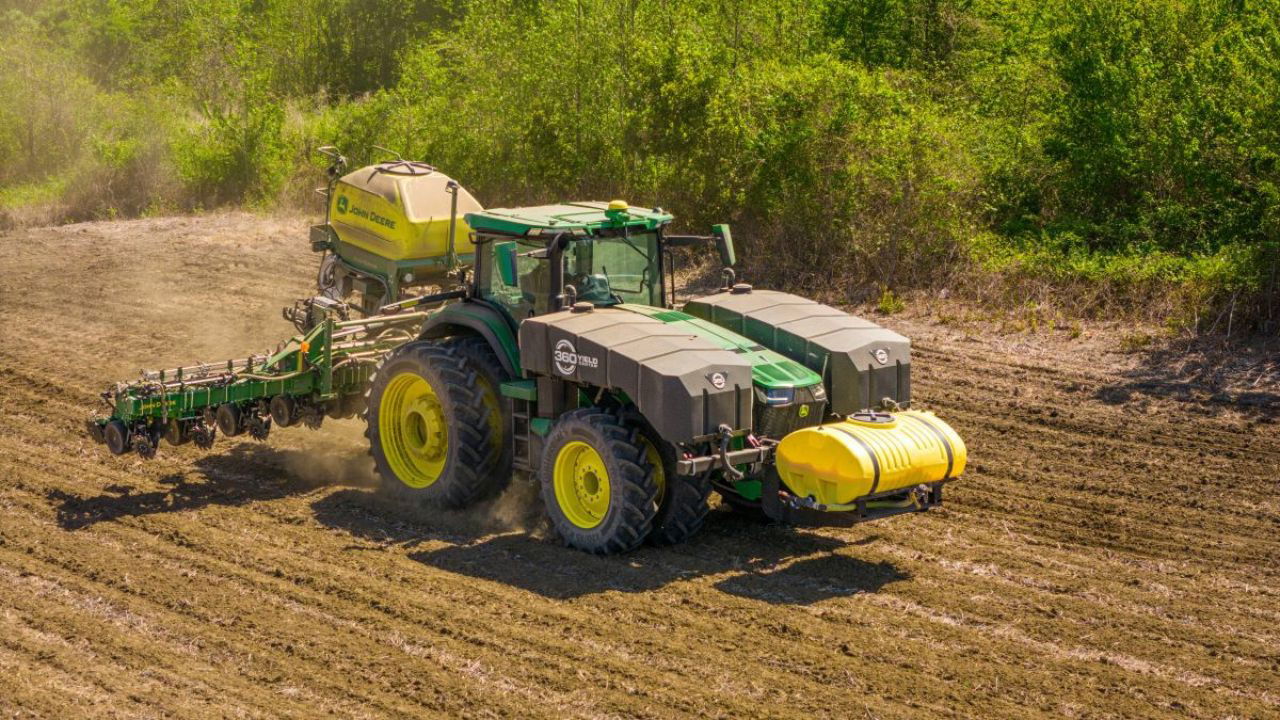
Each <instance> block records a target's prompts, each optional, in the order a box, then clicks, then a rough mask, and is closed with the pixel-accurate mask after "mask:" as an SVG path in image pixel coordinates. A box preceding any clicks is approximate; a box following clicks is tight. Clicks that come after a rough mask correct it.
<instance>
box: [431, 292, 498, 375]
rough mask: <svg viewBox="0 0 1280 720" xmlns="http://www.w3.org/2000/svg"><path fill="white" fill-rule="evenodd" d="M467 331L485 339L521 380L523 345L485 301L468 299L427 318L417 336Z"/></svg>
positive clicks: (454, 333)
mask: <svg viewBox="0 0 1280 720" xmlns="http://www.w3.org/2000/svg"><path fill="white" fill-rule="evenodd" d="M464 332H474V333H476V334H478V335H480V337H483V338H484V339H485V340H486V341H488V343H489V346H490V347H492V348H493V352H494V354H495V355H497V356H498V362H500V363H502V369H503V370H505V371H507V373H508V375H509V376H510V377H513V378H518V377H521V375H522V374H523V371H522V369H521V367H520V345H519V343H518V342H517V341H516V333H515V329H514V328H512V327H511V323H510V321H508V320H507V317H506V315H504V314H503V312H502V311H501V310H499V309H497V308H495V307H494V306H493V305H490V304H489V303H487V302H485V301H483V300H474V299H467V300H464V301H463V302H460V303H454V304H452V305H446V306H445V307H444V309H443V310H441V311H440V312H438V313H435V314H434V315H432V316H431V317H430V318H428V319H427V322H426V323H425V324H424V325H423V326H422V331H421V332H420V333H418V337H419V338H420V339H423V340H428V339H435V338H442V337H449V336H450V335H458V334H459V333H464Z"/></svg>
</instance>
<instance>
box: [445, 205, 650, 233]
mask: <svg viewBox="0 0 1280 720" xmlns="http://www.w3.org/2000/svg"><path fill="white" fill-rule="evenodd" d="M466 217H467V224H468V225H470V226H471V229H473V230H475V231H476V232H478V233H493V234H498V235H515V236H529V235H532V236H543V235H545V236H551V235H555V234H557V233H560V232H571V233H573V234H574V235H595V234H597V233H599V232H600V231H602V230H611V229H621V228H624V227H625V228H630V229H632V230H638V231H644V230H653V229H656V228H658V227H661V226H663V225H666V224H667V223H669V222H671V221H672V219H674V218H673V216H672V215H671V214H670V213H667V212H664V211H663V210H662V209H661V208H653V209H647V208H638V207H630V206H629V205H627V203H626V202H624V201H622V200H614V201H613V202H609V203H603V202H574V203H563V204H560V205H539V206H537V207H525V208H490V209H488V210H483V211H480V212H471V213H467V216H466Z"/></svg>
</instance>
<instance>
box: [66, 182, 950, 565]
mask: <svg viewBox="0 0 1280 720" xmlns="http://www.w3.org/2000/svg"><path fill="white" fill-rule="evenodd" d="M426 167H429V166H422V167H415V168H414V169H413V171H412V172H413V173H417V174H411V173H410V171H407V170H404V168H403V167H400V166H397V165H395V164H394V163H393V164H384V165H382V166H374V167H373V168H372V169H371V168H365V169H362V170H360V171H356V173H353V174H352V175H355V176H356V178H354V179H356V180H358V181H360V183H363V184H364V186H366V187H367V186H372V185H377V184H378V183H383V181H384V180H387V182H385V183H383V185H384V188H387V187H389V188H390V190H388V191H386V192H384V194H383V196H382V201H383V202H384V203H385V204H384V205H377V204H375V203H373V202H372V201H371V200H370V198H369V197H367V196H361V195H357V194H356V193H355V192H354V191H353V189H352V188H357V187H358V186H359V183H346V185H347V186H348V187H343V183H345V181H346V180H347V179H348V177H350V176H345V177H343V178H342V182H339V183H336V191H335V184H331V186H330V191H329V203H330V214H331V217H330V222H328V223H326V224H325V225H323V226H317V227H318V228H320V230H314V231H313V238H315V237H316V236H317V235H320V236H321V237H320V238H319V241H318V244H320V245H322V247H318V248H317V249H319V250H322V251H324V252H325V253H326V257H329V256H336V257H338V258H339V261H341V262H342V263H343V264H342V265H341V266H339V267H340V273H341V274H342V276H343V277H346V278H352V279H354V280H355V281H359V282H365V281H366V280H368V283H369V284H366V285H365V286H364V287H362V288H360V290H359V291H358V292H357V293H356V294H357V295H358V296H360V299H361V302H364V303H365V305H364V307H362V308H360V313H361V314H363V315H365V317H364V318H360V319H351V318H349V317H348V316H347V315H348V312H349V307H350V305H349V304H348V303H347V301H346V293H345V292H340V293H336V294H335V293H328V294H326V291H327V290H329V289H331V288H332V287H333V286H332V285H326V283H325V282H324V279H325V278H324V273H323V272H322V274H321V275H322V278H321V279H322V282H321V283H320V291H321V292H320V295H318V296H317V297H316V298H313V299H312V300H311V301H306V307H305V308H303V309H302V310H301V311H300V314H301V315H302V316H303V319H304V320H305V322H300V323H299V322H298V318H293V319H294V320H295V323H297V324H299V325H300V331H301V334H300V335H298V336H296V337H294V338H293V339H291V340H290V341H289V342H288V343H286V344H285V345H284V346H283V347H282V348H280V349H278V350H277V351H276V352H275V353H274V354H265V355H262V356H250V357H248V358H245V359H244V360H241V361H228V362H227V364H226V367H225V369H224V368H221V367H220V366H208V365H200V366H191V367H188V368H178V369H175V370H169V371H158V372H151V373H146V374H144V377H143V378H142V379H141V380H139V381H137V382H135V383H131V384H125V383H121V384H117V385H116V386H114V387H113V388H112V389H111V390H108V392H106V393H104V394H103V397H104V399H106V400H107V403H108V405H109V406H110V407H111V411H112V412H111V415H110V416H109V417H99V418H95V419H93V420H91V421H90V423H89V429H90V432H91V433H92V434H93V435H94V437H95V438H97V439H99V440H102V441H104V442H105V443H106V444H107V445H108V447H109V448H110V449H111V450H112V451H113V452H116V453H121V452H124V451H126V450H128V449H129V448H130V447H134V448H135V449H137V450H138V451H139V452H140V453H142V454H143V455H146V456H149V455H152V454H154V452H155V448H156V447H157V445H158V443H159V440H160V439H161V438H164V439H167V440H169V442H171V443H178V444H180V443H181V442H185V441H186V440H187V439H190V438H195V439H196V440H197V444H199V445H201V446H202V447H208V446H211V445H212V443H213V437H214V436H215V435H216V433H217V432H218V431H221V432H222V433H223V434H226V435H236V434H239V433H240V432H242V431H245V429H246V428H247V429H248V431H249V433H250V435H252V436H253V437H254V438H258V439H263V438H265V437H266V435H267V432H268V431H269V430H270V426H271V424H272V422H273V421H274V422H275V424H277V425H292V424H297V423H298V422H305V424H307V425H309V426H311V427H316V426H318V425H319V423H320V420H321V419H322V418H323V416H325V415H328V416H338V417H340V416H343V415H353V414H361V415H363V417H364V418H365V420H366V423H367V425H366V436H367V438H368V440H369V446H370V453H371V454H372V456H373V460H374V463H375V465H376V468H377V471H378V475H379V476H380V478H381V487H382V490H383V491H384V492H385V493H386V494H388V495H390V496H391V497H393V498H394V499H395V500H396V501H398V502H403V503H406V504H411V505H414V506H417V505H425V506H431V507H445V508H463V507H467V506H469V505H472V504H474V503H477V502H479V501H481V500H483V499H485V498H489V497H492V496H494V495H496V494H497V493H499V492H500V491H501V490H502V489H503V488H504V487H505V486H506V485H507V484H508V483H509V482H511V479H512V477H513V476H514V475H516V474H517V473H523V474H525V475H526V476H531V477H533V478H536V481H537V482H538V483H539V484H540V486H541V492H542V498H543V500H544V502H545V505H546V510H547V513H548V515H549V517H550V519H551V521H552V523H553V525H554V526H555V528H556V530H557V531H558V532H559V534H560V536H561V537H562V538H563V539H564V541H565V543H566V544H568V545H570V546H572V547H575V548H578V549H581V550H585V551H588V552H593V553H618V552H625V551H628V550H632V549H634V548H636V547H637V546H639V545H640V544H642V543H644V542H646V541H647V542H650V543H654V544H671V543H678V542H682V541H684V540H686V539H688V538H689V537H690V536H692V535H693V534H694V533H696V532H697V531H698V530H699V528H700V527H701V526H702V524H703V521H704V520H705V518H706V517H707V514H708V511H709V508H710V505H709V498H710V495H711V493H713V492H715V493H718V494H719V495H720V497H721V498H722V501H723V502H725V503H728V504H729V505H731V506H733V507H734V508H736V509H740V510H743V511H746V512H751V513H756V514H759V515H762V516H764V517H767V518H771V519H773V520H775V521H779V522H784V523H789V524H793V525H807V526H818V525H837V526H847V525H852V524H853V523H857V522H862V521H866V520H872V519H876V518H883V517H888V516H891V515H897V514H902V513H909V512H919V511H924V510H927V509H929V508H932V507H934V506H937V505H938V504H939V503H941V501H942V489H943V486H944V485H945V484H946V483H948V482H950V481H951V480H953V479H955V478H957V477H958V476H960V475H961V473H963V471H964V467H965V461H966V449H965V445H964V442H963V441H962V440H961V439H960V437H959V436H958V435H957V434H956V433H955V432H954V431H953V430H952V429H951V428H950V427H949V426H948V425H947V424H946V423H944V422H942V421H941V420H939V419H938V418H937V417H935V416H934V415H933V414H932V413H928V412H919V411H914V410H909V409H908V408H909V405H910V369H911V368H910V344H909V342H908V340H907V339H906V338H904V337H902V336H900V335H898V334H896V333H893V332H891V331H889V330H886V329H884V328H881V327H879V326H878V325H876V324H875V323H872V322H869V321H866V320H863V319H860V318H857V317H854V316H852V315H849V314H847V313H845V312H843V311H841V310H838V309H835V308H832V307H829V306H826V305H822V304H819V303H816V302H813V301H811V300H807V299H805V298H802V297H798V296H795V295H791V294H787V293H781V292H774V291H767V290H756V289H754V288H752V287H751V286H750V285H747V284H744V283H739V282H735V276H734V271H733V266H734V265H735V251H734V245H733V238H732V236H731V234H730V231H729V228H728V227H727V226H725V225H717V226H715V227H713V228H712V234H711V235H708V236H694V235H676V234H672V233H668V232H667V228H668V226H669V224H670V223H671V221H672V216H671V215H670V214H668V213H667V212H665V211H663V210H662V209H660V208H652V209H650V208H638V207H631V206H629V205H628V204H627V203H626V202H623V201H613V202H610V203H601V202H577V203H566V204H560V205H548V206H541V207H526V208H514V209H503V208H499V209H488V210H483V209H481V208H480V207H479V205H478V203H475V204H474V207H472V208H471V209H470V210H468V211H467V212H465V215H464V217H463V218H462V219H459V218H458V217H457V207H458V205H457V204H455V203H456V202H457V201H458V198H459V197H461V193H463V192H465V191H462V190H461V189H460V188H458V187H456V183H452V181H451V180H447V179H446V180H445V181H441V180H440V178H434V179H433V182H434V183H435V185H433V186H432V187H435V190H434V192H435V194H436V195H437V197H435V198H434V201H436V205H435V206H434V207H435V208H436V213H437V214H436V215H434V216H432V217H433V218H434V219H432V220H430V221H429V222H426V223H419V225H420V226H419V227H416V228H414V227H413V226H412V221H413V219H414V217H413V216H412V213H411V210H412V206H413V205H415V204H418V203H419V200H415V199H414V197H413V195H412V192H414V188H413V185H414V183H415V182H421V181H422V179H423V178H431V177H432V175H433V174H434V170H430V171H428V170H426V169H425V168H426ZM441 177H442V176H441ZM379 178H381V179H379ZM388 178H389V180H388ZM451 184H452V187H451V186H450V185H451ZM423 192H424V194H423V196H422V198H423V199H422V202H424V203H425V202H426V201H427V200H431V198H428V197H427V195H426V193H425V191H423ZM441 193H448V194H450V195H451V198H452V200H451V201H450V203H449V204H450V205H451V206H452V207H451V209H450V214H449V215H447V216H446V215H444V214H443V212H440V209H441V208H443V207H444V204H443V203H441V202H439V201H440V200H441V198H440V197H439V195H440V194H441ZM343 197H346V198H347V199H346V200H345V201H344V200H342V198H343ZM465 199H467V200H468V202H469V203H474V201H473V200H470V196H469V195H467V196H465ZM334 213H342V214H348V215H349V214H352V213H364V215H365V216H373V215H375V214H376V215H377V216H378V218H380V219H378V218H374V219H373V220H370V221H369V222H370V223H371V224H369V225H368V226H366V227H363V228H362V229H361V233H363V235H361V234H359V233H353V232H349V231H350V228H343V227H341V226H340V223H338V222H335V220H337V217H336V216H335V215H334ZM440 218H444V221H443V224H441V223H439V222H438V221H439V220H440ZM418 219H419V220H421V219H422V218H421V217H419V218H418ZM464 223H465V224H464ZM406 226H408V227H407V228H406ZM441 226H443V230H442V229H441ZM379 228H383V230H379ZM462 230H465V232H466V236H465V246H464V248H465V253H459V252H458V248H456V247H455V242H456V238H457V236H458V235H460V234H461V233H460V231H462ZM432 232H434V233H436V238H435V240H434V241H431V242H427V241H422V244H420V245H417V246H412V243H414V242H418V240H420V239H421V238H425V237H427V236H428V235H429V234H430V233H432ZM413 233H419V234H418V235H414V234H413ZM378 237H380V238H381V240H379V241H377V242H375V239H376V238H378ZM415 238H416V239H415ZM441 238H444V239H443V240H441ZM378 242H382V243H383V244H382V245H379V244H378ZM357 243H361V244H357ZM712 244H714V245H715V247H716V248H717V249H718V251H719V257H720V261H721V264H722V265H723V274H724V277H725V283H724V287H722V288H721V289H720V290H719V291H718V292H715V293H712V294H710V295H707V296H705V297H699V298H696V299H694V300H691V301H689V302H687V303H684V304H683V306H682V307H679V308H677V303H676V292H675V287H674V279H675V275H674V271H673V262H672V259H673V254H672V252H671V249H672V248H675V247H688V246H698V245H708V246H709V245H712ZM406 247H408V251H405V248H406ZM353 248H354V249H353ZM415 248H416V251H415ZM361 253H364V254H361ZM464 254H465V256H466V257H465V260H459V259H458V258H459V257H460V256H461V255H464ZM442 258H443V260H441V259H442ZM405 268H411V269H410V270H405ZM430 268H435V269H436V270H435V271H434V272H435V276H436V277H440V273H439V272H438V271H440V270H444V271H446V272H449V273H451V274H450V275H449V277H451V278H453V279H455V280H456V281H457V285H456V287H453V288H451V289H447V290H440V291H438V292H433V293H429V294H425V295H417V296H414V295H412V294H411V293H407V294H404V293H402V291H401V288H400V285H401V283H396V284H392V283H391V281H390V280H389V278H390V279H391V280H393V279H394V278H395V277H397V274H398V277H400V279H401V280H402V281H403V280H404V277H403V276H404V275H406V274H409V273H412V274H413V275H414V276H415V277H426V276H430V275H431V274H432V272H433V271H431V270H430ZM402 271H404V272H402ZM420 273H421V274H420ZM370 278H373V279H371V280H370ZM377 278H382V280H381V281H379V280H377ZM379 282H383V283H384V284H383V285H382V286H381V287H377V284H378V283H379ZM347 289H348V290H349V289H351V288H347ZM402 294H403V295H407V296H405V297H402V296H401V295H402ZM369 299H376V302H382V301H389V302H387V303H386V304H384V305H381V306H379V307H374V306H373V304H371V303H370V302H369ZM424 308H433V309H432V310H430V311H424V310H423V309H424ZM286 314H288V313H286ZM184 373H185V374H184Z"/></svg>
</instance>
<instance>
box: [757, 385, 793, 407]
mask: <svg viewBox="0 0 1280 720" xmlns="http://www.w3.org/2000/svg"><path fill="white" fill-rule="evenodd" d="M795 399H796V389H795V388H789V387H788V388H767V389H766V390H765V391H764V402H765V404H766V405H786V404H788V403H790V402H791V401H793V400H795Z"/></svg>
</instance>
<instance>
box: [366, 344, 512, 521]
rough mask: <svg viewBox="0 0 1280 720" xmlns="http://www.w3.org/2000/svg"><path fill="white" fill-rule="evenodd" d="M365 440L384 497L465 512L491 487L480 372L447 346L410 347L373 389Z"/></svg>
mask: <svg viewBox="0 0 1280 720" xmlns="http://www.w3.org/2000/svg"><path fill="white" fill-rule="evenodd" d="M368 408H369V409H368V413H367V415H366V419H367V422H368V425H367V428H366V430H365V436H366V437H367V438H368V439H369V451H370V453H371V454H372V455H373V461H374V465H375V466H376V468H377V470H378V475H379V476H380V477H381V480H382V483H381V487H382V490H383V492H384V493H385V494H386V495H388V496H390V497H391V498H393V499H394V500H397V501H407V502H410V503H413V504H427V505H431V506H435V507H445V508H463V507H466V506H468V505H471V504H473V503H475V502H476V501H478V500H480V499H482V498H484V497H486V496H487V495H489V494H490V493H492V491H493V490H494V487H493V477H494V474H493V469H494V462H495V459H496V457H495V454H494V453H493V452H492V445H491V443H492V439H491V434H492V429H491V426H490V424H489V420H488V415H487V411H486V407H485V403H484V399H483V397H482V392H481V390H480V386H479V384H478V383H477V373H476V371H475V370H473V369H471V368H469V367H468V365H467V363H466V361H465V360H464V359H463V358H461V357H459V356H458V355H457V353H455V352H454V351H453V350H452V349H450V348H449V347H447V346H445V345H442V344H441V343H438V342H435V341H431V340H418V341H414V342H411V343H407V344H405V345H403V346H401V347H400V348H398V349H397V350H396V351H395V352H393V353H391V354H389V355H388V356H387V357H386V358H385V359H384V360H383V361H382V363H381V364H380V365H379V367H378V369H377V371H376V374H375V377H374V379H373V382H372V383H371V384H370V386H369V396H368Z"/></svg>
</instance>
